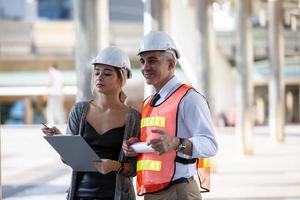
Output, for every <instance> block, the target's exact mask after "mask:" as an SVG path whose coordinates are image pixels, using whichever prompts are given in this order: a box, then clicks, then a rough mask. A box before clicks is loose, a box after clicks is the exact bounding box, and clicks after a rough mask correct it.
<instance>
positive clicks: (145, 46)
mask: <svg viewBox="0 0 300 200" xmlns="http://www.w3.org/2000/svg"><path fill="white" fill-rule="evenodd" d="M167 50H171V51H173V52H174V53H175V56H176V58H177V59H178V58H179V57H180V54H179V52H178V49H177V47H176V45H175V43H174V41H173V40H172V38H171V37H170V36H169V35H167V34H166V33H163V32H159V31H151V32H149V33H148V34H147V35H146V36H145V37H144V39H143V40H142V42H141V44H140V46H139V48H138V52H137V54H138V55H140V54H141V53H143V52H146V51H167Z"/></svg>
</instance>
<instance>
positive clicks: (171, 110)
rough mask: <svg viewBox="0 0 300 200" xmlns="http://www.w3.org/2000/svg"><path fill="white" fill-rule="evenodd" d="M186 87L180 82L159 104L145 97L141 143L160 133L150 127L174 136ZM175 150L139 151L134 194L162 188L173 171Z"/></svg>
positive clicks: (157, 136)
mask: <svg viewBox="0 0 300 200" xmlns="http://www.w3.org/2000/svg"><path fill="white" fill-rule="evenodd" d="M190 88H191V87H190V86H187V85H182V86H180V87H179V88H178V89H177V90H176V91H174V92H173V93H172V94H171V95H170V96H169V97H168V98H167V99H166V100H165V101H164V102H163V103H161V104H160V105H157V106H153V107H152V106H150V101H151V99H152V98H151V97H150V98H148V99H146V101H145V102H144V104H143V109H142V119H141V136H140V141H141V142H149V141H151V140H152V139H155V138H159V137H160V135H158V134H156V133H152V132H151V130H152V129H160V130H163V131H165V132H167V133H168V134H170V135H171V136H176V134H177V133H176V130H177V128H176V126H177V112H178V106H179V103H180V101H181V99H182V98H183V96H184V95H185V94H186V93H187V91H188V90H189V89H190ZM175 157H176V151H175V150H173V151H169V152H167V153H164V154H162V155H159V154H157V153H156V152H154V153H140V154H139V155H138V157H137V160H138V161H137V168H138V170H137V193H138V195H143V194H146V193H153V192H158V191H161V190H163V189H164V188H166V187H167V186H168V185H169V183H170V182H171V180H172V178H173V176H174V173H175Z"/></svg>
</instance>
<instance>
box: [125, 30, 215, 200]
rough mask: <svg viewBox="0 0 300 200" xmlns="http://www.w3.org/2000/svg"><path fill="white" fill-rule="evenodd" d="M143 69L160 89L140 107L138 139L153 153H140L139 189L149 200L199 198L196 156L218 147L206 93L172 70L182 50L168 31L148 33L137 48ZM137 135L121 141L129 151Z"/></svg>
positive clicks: (138, 168) (133, 154)
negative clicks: (181, 80)
mask: <svg viewBox="0 0 300 200" xmlns="http://www.w3.org/2000/svg"><path fill="white" fill-rule="evenodd" d="M138 55H139V58H140V62H141V71H142V74H143V76H144V77H145V79H146V82H147V84H150V85H152V86H154V88H155V91H156V94H155V95H154V97H153V96H151V97H149V98H147V99H146V100H145V102H144V104H143V108H142V119H141V136H140V138H139V140H140V141H142V142H146V143H147V144H148V145H149V146H151V147H152V148H153V149H154V150H155V152H152V153H149V152H144V153H140V154H138V163H137V190H138V194H139V195H145V198H144V199H145V200H159V199H164V200H165V199H170V200H171V199H172V200H176V199H178V200H185V199H187V200H189V199H201V194H200V191H199V188H198V185H197V183H196V181H195V180H194V178H193V176H194V175H195V174H197V166H196V160H197V158H207V157H211V156H214V155H215V154H216V152H217V149H218V146H217V142H216V139H215V136H214V132H213V126H212V120H211V116H210V112H209V108H208V104H207V101H206V100H205V98H204V97H203V96H202V95H201V94H199V93H198V92H196V91H195V90H194V89H193V88H192V87H190V86H187V85H185V84H182V83H180V82H179V81H178V79H177V78H176V76H175V75H174V71H175V66H176V62H177V59H178V58H179V57H180V54H179V52H178V50H177V48H176V46H175V43H174V42H173V40H172V39H171V38H170V37H169V36H168V35H167V34H165V33H162V32H150V33H148V34H147V35H146V36H145V37H144V39H143V41H142V42H141V45H140V48H139V49H138ZM137 141H138V139H136V138H130V139H129V140H127V141H124V143H123V150H124V152H125V153H126V154H127V155H130V156H135V155H137V154H136V153H135V152H134V151H133V149H132V148H131V147H130V145H131V144H133V143H135V142H137Z"/></svg>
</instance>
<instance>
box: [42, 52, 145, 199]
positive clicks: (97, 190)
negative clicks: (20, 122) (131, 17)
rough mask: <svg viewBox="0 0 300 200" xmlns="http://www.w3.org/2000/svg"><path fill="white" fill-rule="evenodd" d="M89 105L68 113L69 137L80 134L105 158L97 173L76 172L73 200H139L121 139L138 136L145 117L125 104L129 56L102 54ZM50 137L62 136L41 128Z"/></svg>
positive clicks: (132, 163) (82, 104)
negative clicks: (124, 88) (142, 119)
mask: <svg viewBox="0 0 300 200" xmlns="http://www.w3.org/2000/svg"><path fill="white" fill-rule="evenodd" d="M93 66H94V70H93V76H92V84H91V86H92V92H93V95H94V97H95V99H94V100H91V101H89V102H78V103H76V104H75V105H74V106H73V108H72V110H71V112H70V115H69V120H68V126H67V131H66V133H67V134H71V135H77V134H80V135H81V136H82V137H83V138H84V139H85V140H86V141H87V142H88V144H89V145H90V146H91V147H92V148H93V149H94V151H95V152H96V153H97V154H98V156H99V157H100V158H101V160H100V161H98V162H94V166H95V167H96V168H97V170H98V172H76V171H73V175H72V182H71V187H70V189H69V195H68V199H69V200H73V199H76V200H91V199H93V200H94V199H97V200H98V199H99V200H104V199H105V200H111V199H117V200H121V199H122V200H123V199H124V200H128V199H129V200H130V199H135V193H134V188H133V184H132V180H131V178H130V177H133V176H135V171H136V167H135V166H136V158H134V157H133V158H130V157H126V156H125V155H124V153H123V151H122V148H121V147H122V141H123V140H127V139H128V138H130V137H137V136H138V135H139V126H140V122H139V121H140V114H139V112H138V111H136V110H134V109H133V108H131V107H128V106H127V105H125V103H124V101H125V99H126V96H125V94H124V93H123V91H122V88H123V86H124V84H125V82H126V79H127V78H130V77H131V68H130V61H129V58H128V56H127V55H126V54H125V53H124V52H123V51H122V50H120V49H119V48H117V47H109V48H106V49H104V50H102V51H101V52H100V53H99V54H98V56H97V57H96V59H95V60H94V62H93ZM42 131H43V132H44V133H45V134H47V135H53V134H61V132H60V131H59V130H58V129H57V128H56V127H52V128H46V127H45V128H42Z"/></svg>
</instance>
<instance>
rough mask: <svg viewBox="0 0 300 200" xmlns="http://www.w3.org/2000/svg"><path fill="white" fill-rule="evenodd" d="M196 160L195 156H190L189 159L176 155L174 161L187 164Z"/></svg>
mask: <svg viewBox="0 0 300 200" xmlns="http://www.w3.org/2000/svg"><path fill="white" fill-rule="evenodd" d="M196 161H197V158H191V159H186V158H181V157H179V156H176V158H175V162H179V163H181V164H184V165H187V164H192V163H195V162H196Z"/></svg>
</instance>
